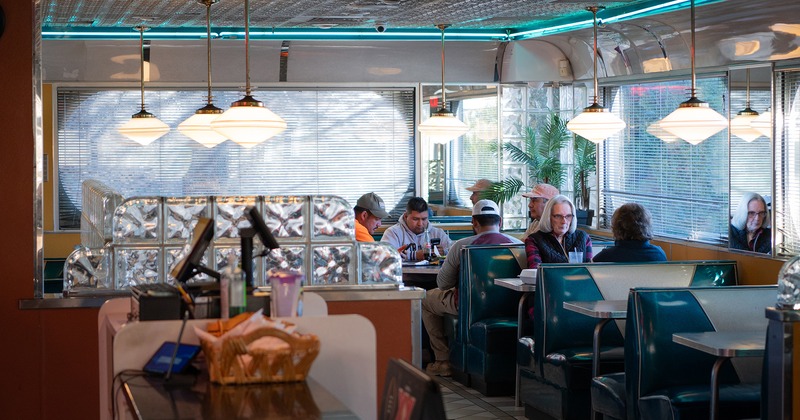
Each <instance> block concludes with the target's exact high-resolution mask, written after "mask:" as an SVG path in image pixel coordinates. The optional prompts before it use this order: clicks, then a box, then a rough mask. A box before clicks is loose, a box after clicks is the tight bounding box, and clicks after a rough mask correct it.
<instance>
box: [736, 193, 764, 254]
mask: <svg viewBox="0 0 800 420" xmlns="http://www.w3.org/2000/svg"><path fill="white" fill-rule="evenodd" d="M728 246H730V247H731V248H733V249H744V250H747V251H753V252H761V253H763V254H769V253H770V252H772V229H770V224H769V211H768V210H767V201H766V200H764V197H762V196H760V195H759V194H756V193H754V192H748V193H744V195H743V196H742V199H741V200H739V206H738V207H736V211H735V212H734V213H733V217H731V226H730V234H729V235H728Z"/></svg>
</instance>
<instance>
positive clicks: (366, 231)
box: [353, 192, 389, 242]
mask: <svg viewBox="0 0 800 420" xmlns="http://www.w3.org/2000/svg"><path fill="white" fill-rule="evenodd" d="M353 211H354V212H355V214H356V240H357V241H358V242H374V241H375V238H373V237H372V234H373V233H375V229H377V228H379V227H381V219H383V218H384V217H388V216H389V213H387V212H386V206H385V205H384V204H383V199H382V198H380V197H378V194H375V193H374V192H371V193H366V194H364V195H362V196H361V197H360V198H359V199H358V201H357V202H356V206H355V207H354V208H353Z"/></svg>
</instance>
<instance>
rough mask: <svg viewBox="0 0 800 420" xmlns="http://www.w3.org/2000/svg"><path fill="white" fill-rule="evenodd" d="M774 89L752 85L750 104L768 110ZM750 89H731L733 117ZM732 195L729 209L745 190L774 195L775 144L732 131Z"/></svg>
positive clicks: (736, 203) (744, 102)
mask: <svg viewBox="0 0 800 420" xmlns="http://www.w3.org/2000/svg"><path fill="white" fill-rule="evenodd" d="M771 99H772V93H771V92H770V90H769V89H765V90H763V89H762V90H755V89H752V88H751V89H750V108H751V109H753V110H754V111H756V112H758V113H762V112H765V111H767V110H768V109H769V108H770V106H771V103H770V100H771ZM746 102H747V93H746V91H745V90H744V89H736V90H731V118H736V113H738V112H739V111H741V110H742V109H744V107H745V104H746ZM730 154H731V163H730V165H731V176H730V178H731V181H730V182H731V193H730V195H731V199H730V212H731V214H733V212H734V211H735V210H736V207H737V206H738V205H739V200H740V199H741V197H742V195H744V193H746V192H755V193H758V194H760V195H762V196H764V197H767V198H769V197H771V196H772V144H771V143H770V141H769V138H768V137H766V136H761V137H759V138H757V139H755V140H753V141H752V142H749V143H748V142H746V141H744V140H742V139H740V138H739V137H736V136H734V135H731V144H730Z"/></svg>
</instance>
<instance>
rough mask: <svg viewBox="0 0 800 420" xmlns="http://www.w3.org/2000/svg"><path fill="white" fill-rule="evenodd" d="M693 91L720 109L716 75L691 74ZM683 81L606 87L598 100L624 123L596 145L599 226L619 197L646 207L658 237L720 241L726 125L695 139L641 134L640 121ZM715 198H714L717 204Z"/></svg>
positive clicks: (674, 102)
mask: <svg viewBox="0 0 800 420" xmlns="http://www.w3.org/2000/svg"><path fill="white" fill-rule="evenodd" d="M697 86H698V97H700V98H701V99H702V100H704V101H707V102H709V104H710V106H711V107H712V108H714V109H715V110H717V112H720V113H721V114H722V115H727V110H726V109H725V108H724V107H725V103H726V101H725V96H726V92H727V81H726V78H724V77H713V78H705V79H698V81H697ZM689 87H690V82H689V81H668V82H657V83H656V82H654V83H640V84H631V85H623V86H620V87H619V88H613V89H608V88H607V89H606V95H607V96H606V98H608V99H607V100H606V103H605V106H606V107H607V108H609V109H610V110H611V111H612V112H614V113H616V114H617V115H618V116H620V117H621V118H622V119H623V120H624V121H625V122H626V123H627V128H626V129H625V130H623V132H621V133H620V134H618V135H615V136H612V137H611V138H609V139H607V140H605V141H604V142H603V143H602V145H601V146H600V151H601V157H600V168H599V172H598V173H599V174H600V189H601V190H600V194H601V197H600V200H601V201H600V207H601V209H600V214H601V220H600V223H601V226H605V227H610V222H611V215H612V214H613V213H614V210H615V209H616V208H617V207H619V206H621V205H622V204H624V203H627V202H637V203H640V204H642V205H644V206H645V207H647V208H648V209H649V210H650V212H651V213H652V215H653V233H654V234H656V235H659V236H665V237H672V238H680V239H689V240H696V241H702V242H709V243H722V242H724V240H725V238H726V237H727V232H728V218H729V214H728V206H727V203H728V136H727V134H728V131H727V130H722V131H721V132H719V133H718V134H716V135H714V136H712V137H710V138H708V139H706V140H705V141H703V142H702V143H700V144H699V145H697V146H692V145H690V144H689V143H687V142H685V141H683V140H677V141H675V142H672V143H665V142H664V141H662V140H660V139H658V138H656V137H654V136H652V135H650V134H648V133H647V132H646V129H647V127H648V126H649V125H650V124H651V123H653V122H655V121H658V120H660V119H661V118H663V117H665V116H667V115H668V114H669V113H671V112H672V111H673V110H675V108H677V106H678V104H680V103H681V102H683V101H685V100H686V99H688V94H687V92H688V90H689ZM720 204H722V205H720Z"/></svg>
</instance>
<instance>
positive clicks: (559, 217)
mask: <svg viewBox="0 0 800 420" xmlns="http://www.w3.org/2000/svg"><path fill="white" fill-rule="evenodd" d="M550 217H552V218H555V219H556V220H558V221H559V222H563V221H564V220H566V221H568V222H571V221H572V218H573V217H575V216H574V215H572V214H551V215H550Z"/></svg>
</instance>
